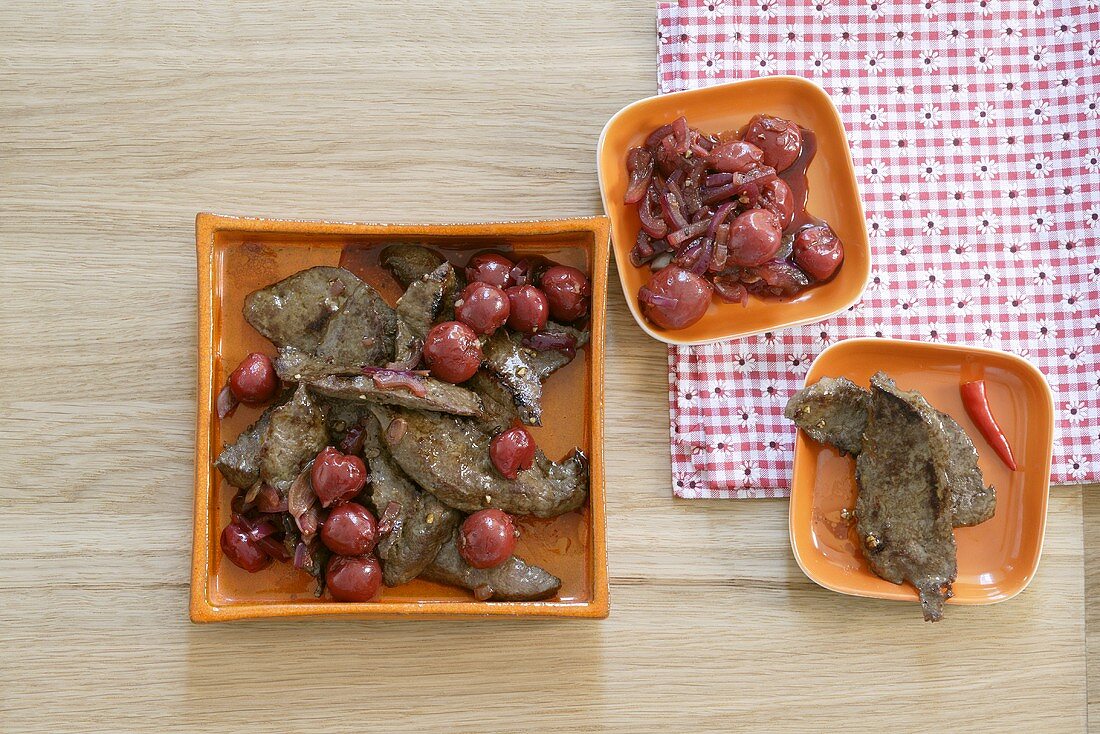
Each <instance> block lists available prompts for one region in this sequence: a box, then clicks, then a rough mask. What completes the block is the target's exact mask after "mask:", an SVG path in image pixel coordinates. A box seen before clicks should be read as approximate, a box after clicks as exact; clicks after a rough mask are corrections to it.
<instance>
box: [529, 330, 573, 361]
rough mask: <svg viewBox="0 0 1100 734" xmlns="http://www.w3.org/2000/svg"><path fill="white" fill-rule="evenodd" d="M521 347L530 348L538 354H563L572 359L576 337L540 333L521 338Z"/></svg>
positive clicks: (554, 332) (561, 333) (563, 334)
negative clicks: (553, 352)
mask: <svg viewBox="0 0 1100 734" xmlns="http://www.w3.org/2000/svg"><path fill="white" fill-rule="evenodd" d="M523 346H525V347H530V348H531V349H534V350H535V351H538V352H548V351H557V352H563V353H564V354H566V355H568V356H569V357H573V356H574V355H575V354H576V353H577V339H576V337H574V336H573V335H572V334H565V333H563V332H560V331H540V332H539V333H537V334H531V335H530V336H525V337H523Z"/></svg>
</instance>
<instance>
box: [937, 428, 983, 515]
mask: <svg viewBox="0 0 1100 734" xmlns="http://www.w3.org/2000/svg"><path fill="white" fill-rule="evenodd" d="M936 415H937V416H938V417H939V419H940V421H941V423H942V424H943V428H944V431H946V439H947V448H948V455H947V476H948V478H949V479H950V481H951V516H952V520H953V524H954V525H955V527H957V528H962V527H968V526H971V525H978V524H979V523H983V522H985V521H986V520H988V519H989V518H991V517H993V515H994V514H995V513H996V512H997V490H995V489H994V488H993V487H992V486H986V483H985V478H984V477H983V476H982V470H981V469H980V468H978V450H977V449H976V448H974V442H973V441H971V440H970V436H968V435H966V431H964V430H963V429H962V426H960V425H959V424H958V423H957V422H956V421H955V419H954V418H952V417H951V416H949V415H947V413H943V412H940V411H938V410H937V411H936Z"/></svg>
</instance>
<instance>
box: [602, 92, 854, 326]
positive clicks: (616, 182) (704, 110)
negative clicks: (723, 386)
mask: <svg viewBox="0 0 1100 734" xmlns="http://www.w3.org/2000/svg"><path fill="white" fill-rule="evenodd" d="M758 113H766V114H770V115H776V116H779V117H783V118H786V119H789V120H793V121H794V122H796V123H798V124H799V125H801V126H802V127H804V128H808V129H810V130H813V131H814V132H815V133H816V134H817V154H816V155H815V157H814V159H813V162H812V163H811V164H810V167H809V171H808V174H807V175H808V180H809V201H808V202H807V205H806V209H807V211H809V212H810V213H811V214H813V215H814V216H816V217H819V218H821V219H824V220H825V221H827V222H828V223H829V224H830V225H831V226H832V228H833V230H834V231H835V232H836V233H837V235H838V236H839V237H840V240H841V241H842V242H843V243H844V264H843V265H842V266H841V267H840V270H839V271H838V272H837V274H836V276H835V277H834V278H833V279H832V280H830V281H828V282H827V283H824V284H822V285H820V286H816V287H813V288H810V289H809V290H808V291H806V292H804V293H802V294H800V295H799V296H796V297H795V298H793V299H788V300H783V301H778V300H771V299H769V300H762V299H759V298H755V297H754V298H750V299H749V304H748V305H747V306H741V305H739V304H726V303H721V302H720V301H719V300H718V299H717V298H715V299H714V300H713V302H712V303H711V305H710V309H709V310H708V311H707V312H706V314H704V316H703V318H702V319H700V320H699V321H697V322H696V323H694V324H692V325H691V326H689V327H687V328H684V329H677V330H668V329H663V328H660V327H658V326H656V325H654V324H651V323H650V322H649V321H648V320H647V319H646V318H645V317H644V316H643V315H642V313H641V310H640V309H639V306H638V299H637V294H638V289H639V288H641V287H642V285H644V284H645V283H646V281H647V280H648V279H649V276H650V275H651V273H650V270H649V268H648V267H643V268H635V267H634V266H633V265H631V263H630V250H631V248H633V246H634V242H635V240H636V238H637V236H638V231H639V230H640V229H641V224H640V222H639V221H638V215H637V212H636V207H635V206H634V205H632V204H624V203H623V196H624V194H625V193H626V188H627V182H628V179H629V176H628V175H627V171H626V154H627V151H628V150H630V149H631V148H633V147H635V146H637V145H641V144H642V143H643V141H644V140H645V138H646V136H648V135H649V134H650V133H651V132H653V130H655V129H656V128H658V127H660V126H661V125H664V124H666V123H670V122H672V121H673V120H675V119H676V118H677V117H679V116H680V115H684V116H685V117H687V120H688V124H689V125H691V126H692V127H694V128H698V129H699V130H702V131H703V132H715V133H717V132H721V131H724V130H732V129H736V128H739V127H741V126H743V125H745V124H746V123H747V122H748V121H749V120H750V119H751V118H752V117H753V115H756V114H758ZM596 158H597V161H596V162H597V170H598V171H599V177H600V193H601V195H602V197H603V206H604V211H605V212H607V215H608V216H609V217H610V218H611V236H612V243H613V246H614V249H615V261H616V263H617V265H618V270H619V279H620V281H621V282H622V286H623V292H624V293H625V294H626V302H627V304H628V305H629V306H630V312H631V313H632V314H634V319H635V321H637V322H638V325H639V326H640V327H642V329H643V330H644V331H645V332H646V333H647V334H649V335H650V336H652V337H653V338H654V339H658V340H660V341H663V342H666V343H668V344H704V343H707V342H713V341H718V340H720V339H732V338H737V337H743V336H750V335H752V334H760V333H763V332H765V331H774V330H776V329H781V328H783V327H787V326H795V325H798V324H807V323H812V322H815V321H821V320H822V319H825V318H828V317H829V316H831V315H833V314H835V313H838V312H840V311H843V310H844V309H846V308H848V307H849V306H851V305H852V304H853V303H855V302H856V301H857V300H859V297H860V295H861V294H862V293H863V289H864V287H865V286H866V285H867V278H868V277H869V275H870V271H871V256H870V246H869V244H868V241H867V227H866V223H865V221H864V216H863V205H862V204H861V202H860V198H859V190H858V188H857V187H856V176H855V171H854V170H853V168H852V156H851V152H850V151H849V149H848V141H847V138H846V137H845V135H844V125H843V124H842V123H841V121H840V115H839V114H838V113H837V110H836V107H835V106H834V105H833V103H832V100H830V99H829V96H828V95H827V94H826V93H825V92H824V91H822V90H821V88H820V87H818V86H817V85H816V84H813V83H812V82H809V81H807V80H805V79H802V78H800V77H793V76H773V77H763V78H759V79H749V80H746V81H741V82H733V83H731V84H722V85H718V86H714V87H706V88H703V89H692V90H688V91H684V92H674V93H672V94H665V95H660V96H656V97H649V98H647V99H643V100H640V101H638V102H634V103H633V104H630V105H627V106H626V107H624V108H623V109H622V110H620V111H619V112H618V113H616V114H615V116H614V117H612V118H611V119H610V120H609V121H608V123H607V125H606V126H605V127H604V129H603V133H602V134H601V135H600V141H599V145H598V148H597V153H596Z"/></svg>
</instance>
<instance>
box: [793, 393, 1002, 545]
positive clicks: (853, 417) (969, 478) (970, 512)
mask: <svg viewBox="0 0 1100 734" xmlns="http://www.w3.org/2000/svg"><path fill="white" fill-rule="evenodd" d="M921 400H922V401H923V400H924V399H923V397H922V398H921ZM870 402H871V394H870V393H869V392H868V391H866V390H864V389H863V388H861V387H859V386H858V385H856V384H855V383H853V382H851V381H850V380H847V379H845V378H843V377H822V378H821V379H820V380H818V381H817V382H816V383H814V384H813V385H809V386H807V387H805V388H803V389H802V390H799V391H798V392H796V393H795V394H794V395H792V396H791V399H790V400H789V401H788V402H787V407H786V409H785V410H784V411H783V414H784V415H785V416H787V418H789V419H790V420H792V421H794V422H795V423H796V424H798V427H799V428H801V429H802V430H804V431H806V433H807V434H808V435H809V436H810V438H812V439H814V440H815V441H819V442H821V443H828V444H831V445H833V446H836V447H837V449H838V450H840V452H841V453H848V454H851V455H853V456H855V455H858V454H859V451H860V449H861V447H862V444H863V431H864V428H865V427H866V424H867V411H868V410H869V408H870ZM923 406H927V407H922V408H921V410H924V411H932V412H934V413H935V415H936V416H937V417H938V418H939V419H940V420H941V422H942V424H943V426H944V429H945V430H946V432H947V443H948V446H949V447H950V449H951V451H950V454H949V466H948V467H947V475H948V477H949V478H950V480H951V506H952V522H953V524H954V526H955V527H964V526H968V525H977V524H978V523H982V522H985V521H986V520H988V519H989V518H991V517H993V514H994V512H995V511H996V509H997V494H996V491H995V490H994V489H993V487H987V486H986V485H985V482H984V480H983V479H982V472H981V469H979V468H978V452H977V450H976V449H975V448H974V443H973V442H972V441H971V440H970V437H969V436H967V435H966V432H965V431H963V429H962V427H961V426H959V424H958V423H956V422H955V420H954V419H953V418H952V417H951V416H949V415H947V414H946V413H943V412H940V411H938V410H935V408H933V407H932V406H930V405H928V404H927V401H924V402H923Z"/></svg>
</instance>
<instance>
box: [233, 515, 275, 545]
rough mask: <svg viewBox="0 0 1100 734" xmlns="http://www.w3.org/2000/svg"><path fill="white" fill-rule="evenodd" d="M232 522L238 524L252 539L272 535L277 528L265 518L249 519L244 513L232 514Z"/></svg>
mask: <svg viewBox="0 0 1100 734" xmlns="http://www.w3.org/2000/svg"><path fill="white" fill-rule="evenodd" d="M233 522H234V523H235V524H236V525H239V526H240V527H241V528H242V529H243V530H244V531H245V532H246V533H248V535H249V536H251V538H252V539H253V540H260V539H261V538H266V537H267V536H269V535H274V534H275V533H276V532H278V529H277V528H276V527H275V526H274V525H272V524H271V523H269V522H268V521H267V520H256V521H253V520H249V519H248V518H247V517H246V516H245V515H238V514H236V513H234V514H233Z"/></svg>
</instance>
